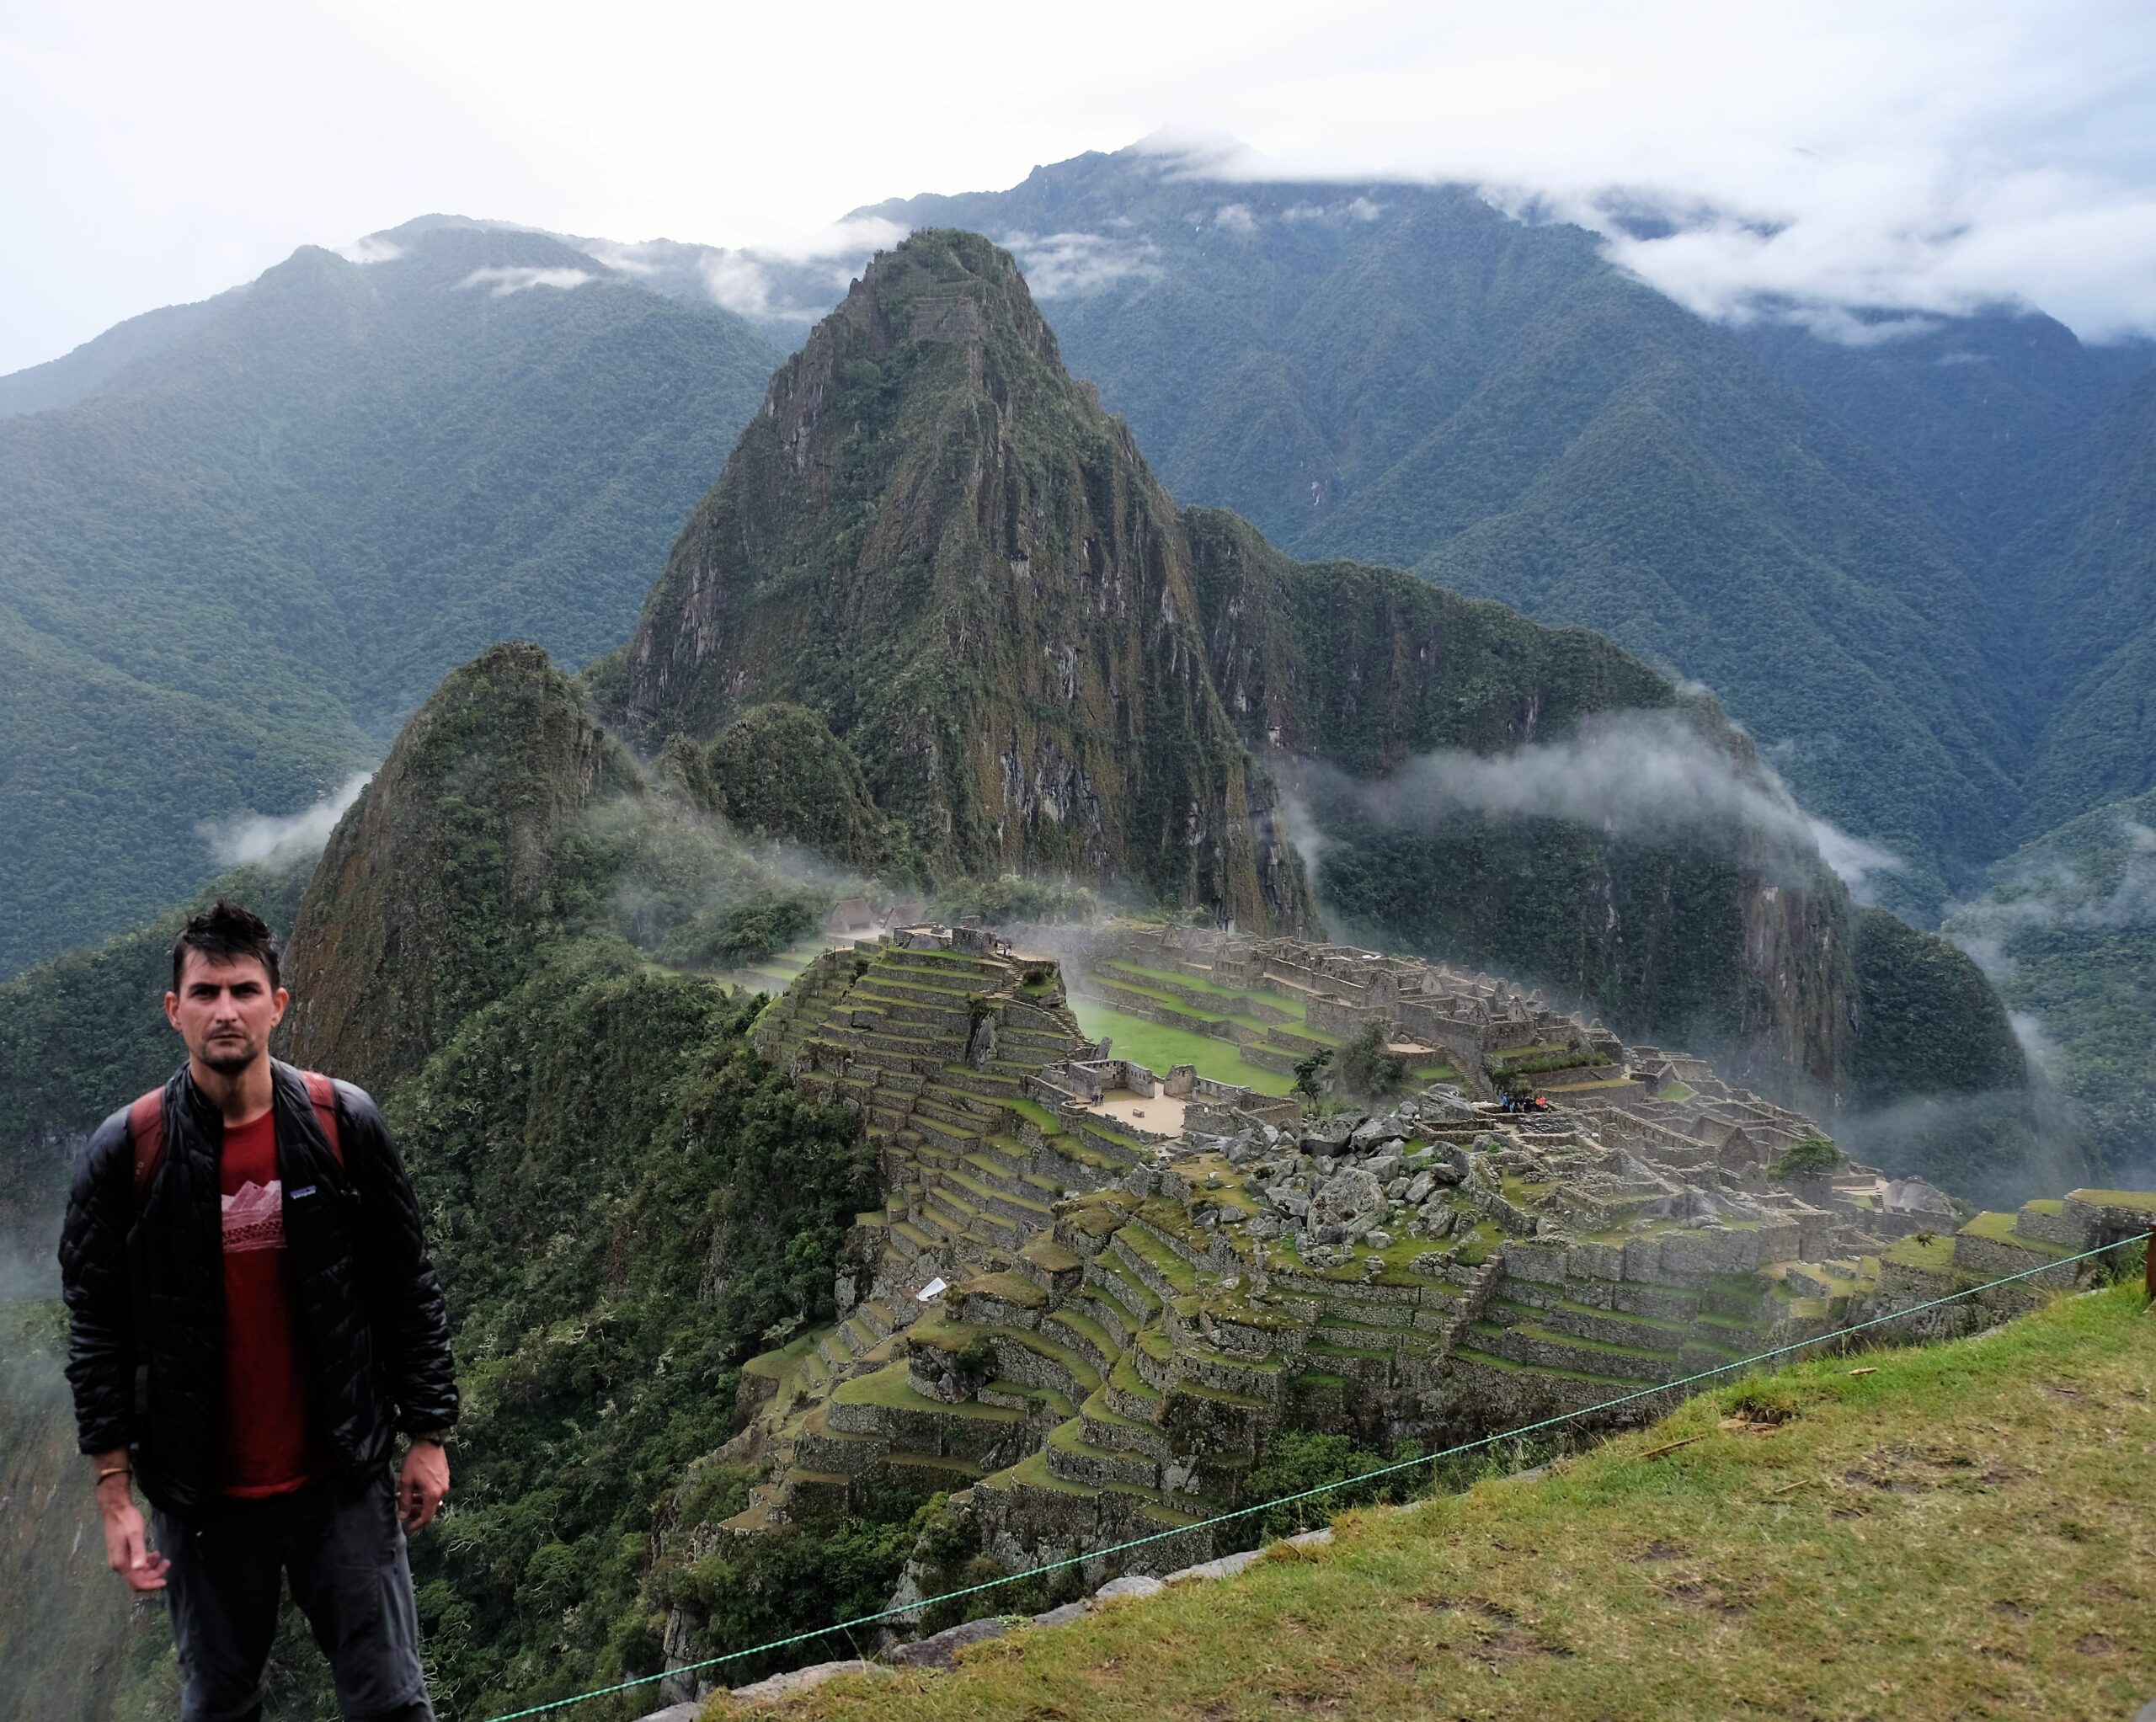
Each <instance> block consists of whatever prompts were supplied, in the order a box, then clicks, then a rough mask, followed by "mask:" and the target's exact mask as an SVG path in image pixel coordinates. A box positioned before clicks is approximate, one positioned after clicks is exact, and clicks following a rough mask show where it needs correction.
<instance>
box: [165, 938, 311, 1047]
mask: <svg viewBox="0 0 2156 1722" xmlns="http://www.w3.org/2000/svg"><path fill="white" fill-rule="evenodd" d="M290 999H291V994H289V993H287V992H286V990H285V989H283V988H282V987H275V988H273V987H271V986H270V971H269V970H268V969H267V968H264V966H263V963H262V961H261V959H260V958H259V957H233V958H232V959H231V960H230V961H229V962H220V961H218V960H217V959H216V958H214V957H208V956H205V954H204V953H203V952H200V951H189V952H188V953H187V957H186V961H185V963H184V966H183V967H182V968H181V969H180V972H179V991H178V992H176V993H167V994H165V1016H166V1019H167V1020H168V1021H170V1022H171V1024H172V1026H173V1027H174V1028H176V1029H178V1030H179V1037H180V1038H181V1039H182V1040H184V1041H185V1042H187V1050H188V1052H189V1054H190V1055H191V1056H192V1057H193V1058H195V1061H196V1062H197V1063H199V1064H202V1065H204V1066H205V1067H206V1068H207V1069H211V1070H215V1071H216V1072H217V1074H219V1075H221V1076H236V1075H237V1074H239V1073H240V1072H241V1071H243V1070H244V1069H247V1067H248V1065H250V1064H253V1062H254V1061H255V1060H256V1059H257V1058H261V1057H262V1056H263V1054H264V1053H267V1052H268V1051H269V1049H270V1030H272V1029H273V1028H275V1027H276V1026H277V1025H278V1024H279V1023H280V1022H281V1021H284V1016H285V1005H286V1003H287V1002H288V1001H289V1000H290Z"/></svg>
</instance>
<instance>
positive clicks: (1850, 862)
mask: <svg viewBox="0 0 2156 1722" xmlns="http://www.w3.org/2000/svg"><path fill="white" fill-rule="evenodd" d="M1338 782H1339V783H1341V784H1344V783H1345V780H1344V779H1342V780H1338ZM1352 793H1353V795H1354V797H1355V798H1356V800H1357V801H1358V803H1359V804H1360V805H1361V806H1362V808H1364V810H1365V811H1366V812H1368V813H1369V814H1370V815H1371V816H1372V817H1374V818H1377V819H1379V820H1380V821H1381V822H1382V823H1384V824H1390V825H1406V826H1422V827H1431V828H1434V827H1437V826H1438V825H1441V824H1444V822H1446V821H1447V820H1448V819H1450V818H1455V817H1458V816H1460V815H1461V814H1469V815H1476V816H1480V817H1483V818H1513V819H1556V820H1561V821H1563V822H1564V823H1566V824H1573V825H1582V826H1586V827H1588V828H1590V829H1595V830H1598V831H1601V832H1602V833H1604V834H1605V835H1607V836H1609V837H1613V838H1620V839H1627V840H1635V841H1646V842H1661V841H1669V840H1677V839H1685V840H1700V841H1709V842H1715V843H1718V844H1720V845H1722V846H1724V847H1726V848H1731V849H1734V848H1737V847H1739V846H1743V845H1749V844H1753V843H1756V842H1764V845H1766V847H1767V849H1768V850H1769V852H1770V853H1772V854H1774V855H1777V856H1780V857H1783V858H1785V860H1786V861H1787V862H1788V863H1790V872H1791V873H1792V874H1793V875H1795V874H1796V873H1797V872H1798V871H1799V870H1800V866H1801V863H1802V862H1804V861H1809V860H1811V859H1812V858H1815V857H1816V858H1817V859H1818V860H1821V861H1824V862H1825V863H1826V864H1827V865H1828V866H1829V867H1831V868H1833V871H1834V872H1836V873H1837V874H1838V876H1839V877H1841V879H1842V880H1843V882H1844V883H1845V884H1846V885H1847V886H1848V887H1849V891H1850V893H1851V895H1853V896H1854V897H1855V898H1857V900H1858V901H1860V902H1870V901H1871V900H1872V897H1871V894H1870V893H1871V888H1872V886H1873V884H1874V882H1875V881H1876V879H1877V878H1878V877H1879V876H1881V874H1885V873H1890V872H1897V871H1898V870H1900V868H1901V867H1902V866H1903V863H1902V861H1900V859H1899V858H1898V857H1897V856H1893V855H1892V854H1890V853H1889V852H1888V851H1887V850H1884V849H1881V848H1880V847H1879V846H1878V845H1876V844H1872V843H1868V842H1866V841H1865V840H1863V839H1861V838H1858V837H1853V836H1851V835H1849V834H1848V833H1847V832H1844V831H1842V830H1840V829H1838V828H1836V827H1835V826H1833V825H1831V824H1828V822H1827V821H1825V820H1823V819H1819V818H1813V817H1812V816H1811V815H1808V814H1806V813H1805V812H1804V811H1803V809H1802V808H1799V807H1798V806H1797V804H1796V799H1795V797H1792V796H1791V795H1790V792H1789V791H1788V789H1787V788H1786V787H1785V786H1784V784H1783V783H1782V781H1781V780H1780V778H1779V777H1777V776H1775V775H1774V772H1773V771H1772V770H1769V768H1768V767H1766V766H1765V765H1760V764H1758V763H1756V762H1747V761H1744V760H1740V759H1738V758H1737V757H1736V756H1734V755H1732V754H1730V753H1728V752H1726V751H1725V750H1724V749H1721V748H1720V747H1717V746H1716V745H1715V744H1713V743H1712V742H1711V741H1710V740H1709V739H1708V738H1705V737H1704V736H1702V735H1701V734H1700V733H1699V732H1698V730H1696V729H1695V728H1693V727H1692V726H1691V725H1690V724H1689V723H1688V722H1686V721H1685V719H1684V717H1682V716H1681V715H1680V714H1678V713H1676V712H1614V713H1611V714H1609V715H1607V716H1604V717H1593V718H1590V719H1589V720H1588V721H1587V722H1584V723H1582V725H1581V726H1580V728H1579V729H1578V731H1577V733H1575V734H1573V735H1572V736H1569V737H1566V738H1564V739H1562V740H1559V741H1555V742H1534V743H1529V744H1527V745H1525V746H1524V747H1518V748H1513V749H1509V750H1508V751H1507V752H1504V753H1500V754H1478V753H1472V752H1470V751H1468V750H1467V749H1461V748H1440V749H1437V750H1435V751H1433V752H1431V753H1427V754H1418V755H1417V756H1416V757H1415V758H1414V759H1412V760H1409V761H1408V762H1407V763H1406V765H1403V766H1401V769H1400V770H1397V771H1396V772H1394V773H1393V774H1392V775H1391V776H1389V777H1387V778H1385V779H1384V780H1383V781H1380V782H1376V783H1367V784H1357V785H1353V786H1352ZM1289 814H1290V817H1289V828H1290V829H1291V831H1292V832H1293V833H1294V838H1295V840H1296V842H1297V846H1298V847H1299V848H1300V849H1301V850H1303V853H1304V857H1305V861H1310V860H1312V859H1314V858H1315V845H1321V843H1322V839H1321V838H1319V837H1317V836H1316V835H1315V828H1314V827H1312V826H1311V825H1310V820H1309V818H1308V816H1307V815H1306V814H1304V813H1300V812H1299V804H1298V805H1297V807H1294V808H1290V809H1289Z"/></svg>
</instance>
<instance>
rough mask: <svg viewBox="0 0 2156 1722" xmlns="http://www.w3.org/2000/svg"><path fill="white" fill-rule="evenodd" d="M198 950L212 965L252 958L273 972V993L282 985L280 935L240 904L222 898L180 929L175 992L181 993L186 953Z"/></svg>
mask: <svg viewBox="0 0 2156 1722" xmlns="http://www.w3.org/2000/svg"><path fill="white" fill-rule="evenodd" d="M190 951H199V952H201V953H202V955H203V956H205V957H208V958H209V959H210V961H211V962H232V960H233V959H234V958H235V957H254V958H256V959H257V960H259V962H261V964H262V966H263V968H265V969H267V970H268V971H269V972H270V991H271V992H273V993H274V992H275V991H276V990H277V989H278V987H279V986H280V985H281V984H282V983H281V982H280V981H279V980H278V978H277V936H276V935H275V933H273V932H271V931H270V923H269V922H267V921H265V920H263V919H262V917H261V916H260V915H259V914H253V913H252V912H251V911H250V910H248V909H242V908H241V907H240V906H239V905H238V904H237V903H234V902H232V901H231V900H229V899H228V898H222V897H220V898H218V899H217V900H216V902H215V903H213V904H211V905H210V907H209V908H207V909H204V910H203V911H202V913H201V914H198V915H196V916H195V919H194V920H191V921H189V922H188V924H187V925H185V926H184V927H182V928H181V929H180V930H179V937H178V938H177V939H174V940H173V941H172V989H173V991H174V992H175V993H176V992H178V991H179V972H180V970H182V969H183V968H185V967H186V966H187V953H188V952H190Z"/></svg>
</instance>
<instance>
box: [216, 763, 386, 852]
mask: <svg viewBox="0 0 2156 1722" xmlns="http://www.w3.org/2000/svg"><path fill="white" fill-rule="evenodd" d="M372 776H374V773H372V772H371V771H355V772H354V773H353V774H352V775H351V776H350V777H348V778H346V779H345V780H344V782H342V783H340V784H339V785H338V786H337V787H336V788H335V789H334V790H332V791H331V792H329V793H328V795H326V796H324V797H323V798H322V799H321V800H320V801H318V802H315V804H314V805H313V806H312V807H310V808H301V809H300V811H299V812H298V813H284V814H275V813H234V814H232V815H231V816H230V817H228V818H222V819H205V820H203V821H202V822H201V823H200V824H198V825H196V826H195V835H196V836H197V837H198V838H200V840H202V842H203V843H204V844H205V845H207V846H208V848H209V850H210V853H211V855H213V856H216V860H217V865H218V866H225V867H236V866H242V865H243V864H244V863H246V862H248V861H270V860H272V859H277V858H282V857H285V856H302V855H308V854H312V853H314V852H315V851H317V850H320V849H321V847H322V846H323V844H325V843H327V842H328V841H329V834H330V833H331V832H332V831H334V830H335V829H337V822H338V821H339V819H341V818H344V812H345V809H346V808H350V806H351V805H352V803H353V802H355V801H357V800H358V799H359V798H360V791H361V790H363V789H365V788H366V786H367V780H368V779H369V778H371V777H372Z"/></svg>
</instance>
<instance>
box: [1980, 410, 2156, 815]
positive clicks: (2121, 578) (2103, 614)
mask: <svg viewBox="0 0 2156 1722" xmlns="http://www.w3.org/2000/svg"><path fill="white" fill-rule="evenodd" d="M2068 459H2069V461H2070V464H2071V465H2072V466H2073V467H2074V468H2075V469H2077V471H2078V472H2079V475H2080V482H2079V483H2078V485H2076V486H2075V487H2074V488H2073V489H2072V490H2071V491H2070V492H2069V493H2068V494H2067V495H2066V497H2065V498H2064V499H2063V500H2062V501H2061V502H2060V503H2059V504H2058V505H2057V508H2055V509H2053V510H2052V514H2050V515H2049V517H2048V518H2047V519H2046V520H2042V521H2041V522H2040V523H2039V524H2038V525H2035V526H2033V527H2032V528H2031V529H2030V530H2029V531H2028V532H2027V533H2026V534H2025V535H2024V536H2023V537H2022V538H2020V540H2019V541H2017V542H2016V543H2015V545H2014V546H2012V547H2011V548H2010V549H2009V551H2008V552H2007V553H2006V554H2005V555H2004V557H2002V558H2001V560H2000V562H1999V568H1998V569H1997V571H1996V573H1994V575H1993V584H1994V585H1995V588H1996V589H1997V591H1998V593H1999V602H2000V603H2001V604H2002V605H2004V606H2005V607H2007V609H2008V610H2009V613H2010V614H2012V615H2013V616H2014V617H2015V621H2016V624H2017V626H2016V630H2015V632H2016V637H2017V639H2018V641H2019V642H2020V668H2021V670H2022V673H2023V674H2024V675H2025V677H2026V678H2027V680H2029V681H2030V683H2031V685H2036V686H2038V687H2042V688H2048V689H2051V690H2055V693H2056V702H2055V704H2054V705H2053V706H2052V708H2051V711H2050V714H2049V717H2048V718H2047V721H2045V722H2044V723H2043V725H2042V728H2041V730H2040V731H2039V732H2038V733H2037V734H2036V744H2035V749H2034V756H2033V758H2032V759H2031V764H2030V769H2029V775H2028V785H2027V792H2026V795H2025V799H2024V802H2023V804H2022V807H2021V809H2020V819H2019V822H2018V825H2017V828H2016V829H2018V830H2019V832H2020V834H2022V835H2024V836H2028V837H2033V836H2035V835H2036V834H2039V833H2041V832H2043V831H2045V830H2047V829H2050V828H2051V827H2052V826H2054V825H2057V824H2063V823H2064V822H2065V821H2067V820H2068V819H2070V818H2073V816H2074V815H2076V814H2079V813H2085V812H2087V811H2088V810H2089V808H2094V807H2097V806H2099V805H2100V804H2102V803H2103V802H2108V801H2111V800H2115V799H2116V798H2117V797H2121V796H2133V795H2138V794H2140V793H2141V792H2143V791H2144V790H2147V789H2149V788H2151V787H2152V786H2156V614H2152V611H2151V608H2150V600H2151V597H2152V595H2156V376H2151V377H2148V378H2146V379H2144V380H2143V381H2141V382H2140V383H2138V384H2137V385H2136V386H2135V387H2132V389H2130V390H2128V391H2127V392H2126V393H2125V395H2124V396H2123V397H2121V399H2120V401H2119V403H2118V404H2117V405H2116V407H2115V408H2112V410H2111V412H2110V413H2107V414H2105V417H2104V419H2102V421H2101V422H2100V423H2099V424H2097V425H2096V427H2095V429H2093V430H2092V431H2091V432H2090V433H2089V436H2088V438H2087V439H2086V440H2085V441H2084V443H2083V444H2082V445H2080V446H2079V447H2078V448H2076V449H2075V450H2072V451H2071V454H2070V456H2069V457H2068Z"/></svg>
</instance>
